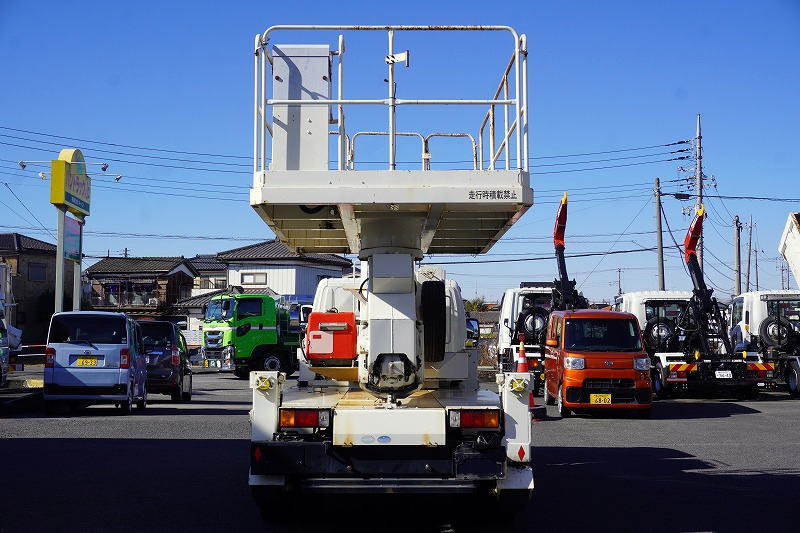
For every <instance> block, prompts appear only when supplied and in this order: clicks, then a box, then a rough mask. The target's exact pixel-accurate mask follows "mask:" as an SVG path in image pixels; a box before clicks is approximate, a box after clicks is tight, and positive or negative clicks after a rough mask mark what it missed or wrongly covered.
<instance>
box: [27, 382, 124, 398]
mask: <svg viewBox="0 0 800 533" xmlns="http://www.w3.org/2000/svg"><path fill="white" fill-rule="evenodd" d="M42 397H43V398H44V400H45V401H47V400H92V401H99V402H103V401H108V402H119V401H125V400H127V399H128V386H127V384H125V385H109V386H99V387H90V386H64V385H55V384H53V383H45V384H44V390H43V394H42Z"/></svg>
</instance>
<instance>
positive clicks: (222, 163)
mask: <svg viewBox="0 0 800 533" xmlns="http://www.w3.org/2000/svg"><path fill="white" fill-rule="evenodd" d="M0 137H6V138H9V139H17V140H19V141H27V142H35V143H40V144H50V145H55V146H64V144H63V143H57V142H53V141H40V140H39V139H29V138H27V137H18V136H16V135H7V134H3V133H0ZM86 150H87V151H90V152H101V153H104V154H115V155H130V156H133V157H147V158H149V159H163V160H167V161H181V162H184V163H204V164H209V165H229V166H237V167H245V168H247V167H250V166H251V165H248V164H245V163H228V162H222V161H206V160H199V159H183V158H177V157H166V156H159V155H148V154H132V153H130V152H117V151H114V150H103V149H101V148H91V147H89V148H86ZM640 157H644V156H640Z"/></svg>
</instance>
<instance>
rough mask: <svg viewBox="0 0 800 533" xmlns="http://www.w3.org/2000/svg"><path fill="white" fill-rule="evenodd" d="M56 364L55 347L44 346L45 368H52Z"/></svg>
mask: <svg viewBox="0 0 800 533" xmlns="http://www.w3.org/2000/svg"><path fill="white" fill-rule="evenodd" d="M55 364H56V349H55V348H46V349H45V351H44V366H45V368H53V366H55Z"/></svg>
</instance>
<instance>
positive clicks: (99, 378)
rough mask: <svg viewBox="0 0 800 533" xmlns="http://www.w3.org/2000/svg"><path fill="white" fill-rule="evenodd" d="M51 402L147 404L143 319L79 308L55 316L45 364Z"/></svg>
mask: <svg viewBox="0 0 800 533" xmlns="http://www.w3.org/2000/svg"><path fill="white" fill-rule="evenodd" d="M44 367H45V368H44V395H43V397H44V401H45V407H46V408H47V409H48V410H52V408H53V406H54V404H55V403H57V402H65V401H70V402H75V403H84V404H91V403H114V404H117V405H118V406H119V407H121V412H122V414H129V413H130V412H131V408H132V406H133V404H134V403H135V404H136V407H137V408H138V409H139V410H144V408H145V407H146V406H147V356H146V354H145V352H144V347H143V345H142V334H141V330H140V328H139V324H137V323H136V321H135V320H133V319H132V318H130V317H129V316H128V315H125V314H123V313H107V312H100V311H73V312H68V313H56V314H54V315H53V317H52V318H51V320H50V330H49V332H48V335H47V347H46V349H45V364H44Z"/></svg>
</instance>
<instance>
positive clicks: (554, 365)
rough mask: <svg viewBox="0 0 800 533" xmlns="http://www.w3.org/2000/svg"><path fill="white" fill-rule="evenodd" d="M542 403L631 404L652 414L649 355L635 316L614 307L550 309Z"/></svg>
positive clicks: (575, 406)
mask: <svg viewBox="0 0 800 533" xmlns="http://www.w3.org/2000/svg"><path fill="white" fill-rule="evenodd" d="M544 369H545V387H544V397H545V403H547V404H548V405H554V404H555V405H557V406H558V411H559V414H560V415H561V416H562V417H566V416H569V415H570V414H571V413H572V411H573V410H584V409H634V410H637V411H638V413H639V414H640V415H641V416H642V417H648V416H649V415H650V405H651V392H650V385H651V384H650V358H649V357H648V356H647V353H646V352H645V350H644V348H643V346H642V335H641V333H640V331H639V323H638V321H637V320H636V317H635V316H634V315H632V314H630V313H617V312H613V311H596V310H580V311H554V312H553V313H552V314H551V315H550V320H549V322H548V324H547V340H546V341H545V361H544Z"/></svg>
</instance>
